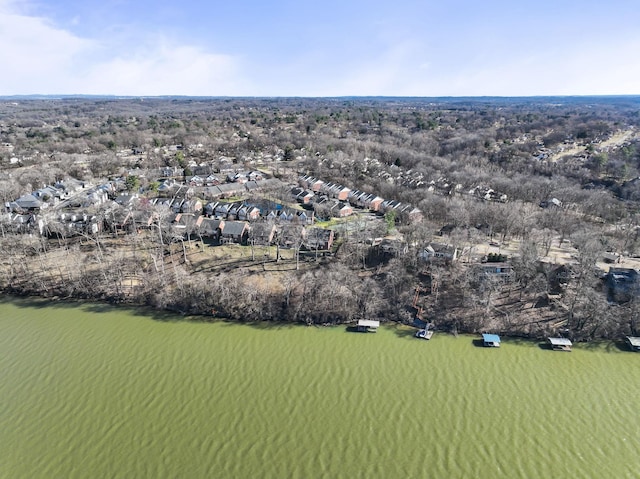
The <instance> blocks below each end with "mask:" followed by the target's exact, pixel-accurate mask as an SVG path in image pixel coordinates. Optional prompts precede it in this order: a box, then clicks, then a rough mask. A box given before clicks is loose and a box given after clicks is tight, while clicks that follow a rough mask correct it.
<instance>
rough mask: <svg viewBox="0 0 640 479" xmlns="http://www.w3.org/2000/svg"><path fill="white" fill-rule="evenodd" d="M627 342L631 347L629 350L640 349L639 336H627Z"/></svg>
mask: <svg viewBox="0 0 640 479" xmlns="http://www.w3.org/2000/svg"><path fill="white" fill-rule="evenodd" d="M627 344H628V345H629V347H630V348H631V351H640V337H636V336H627Z"/></svg>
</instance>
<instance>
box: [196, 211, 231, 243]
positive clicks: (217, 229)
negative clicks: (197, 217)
mask: <svg viewBox="0 0 640 479" xmlns="http://www.w3.org/2000/svg"><path fill="white" fill-rule="evenodd" d="M224 226H225V221H224V220H219V219H214V218H205V217H202V220H201V221H200V224H199V225H198V229H197V233H198V235H199V236H200V238H201V239H202V240H203V241H205V240H209V241H213V242H214V243H217V242H219V241H220V235H221V233H222V230H223V229H224Z"/></svg>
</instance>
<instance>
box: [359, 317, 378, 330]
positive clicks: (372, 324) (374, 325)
mask: <svg viewBox="0 0 640 479" xmlns="http://www.w3.org/2000/svg"><path fill="white" fill-rule="evenodd" d="M379 327H380V321H375V320H373V319H359V320H358V325H357V328H358V332H360V333H375V332H377V331H378V328H379Z"/></svg>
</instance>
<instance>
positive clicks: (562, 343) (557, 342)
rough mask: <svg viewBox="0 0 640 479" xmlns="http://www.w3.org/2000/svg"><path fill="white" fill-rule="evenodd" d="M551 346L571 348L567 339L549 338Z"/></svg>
mask: <svg viewBox="0 0 640 479" xmlns="http://www.w3.org/2000/svg"><path fill="white" fill-rule="evenodd" d="M549 342H550V343H551V345H552V346H571V341H570V340H569V339H567V338H549Z"/></svg>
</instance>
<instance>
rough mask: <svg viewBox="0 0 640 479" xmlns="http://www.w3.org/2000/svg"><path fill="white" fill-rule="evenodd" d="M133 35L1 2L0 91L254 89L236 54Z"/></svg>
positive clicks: (217, 91)
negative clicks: (100, 32)
mask: <svg viewBox="0 0 640 479" xmlns="http://www.w3.org/2000/svg"><path fill="white" fill-rule="evenodd" d="M134 40H135V47H132V43H131V39H129V41H128V42H120V41H119V39H118V38H109V39H106V40H104V39H103V40H97V39H88V38H81V37H79V36H77V35H74V34H73V33H71V32H69V31H66V30H64V29H61V28H58V27H56V26H55V25H53V24H51V22H49V21H48V20H47V19H46V18H43V17H37V16H29V15H27V14H24V13H21V12H19V11H18V9H17V7H16V6H15V4H13V3H12V2H7V1H3V0H0V44H1V45H3V48H1V49H0V64H1V65H3V73H4V75H3V81H2V82H1V83H0V95H12V94H31V93H41V94H76V93H82V94H115V95H241V94H243V93H244V92H246V91H247V89H248V88H250V86H249V85H248V84H247V82H245V81H244V80H243V79H242V78H241V77H240V63H239V61H238V60H237V59H236V58H235V57H232V56H230V55H224V54H216V53H211V52H208V51H205V50H204V49H203V48H201V47H197V46H193V45H185V44H182V43H181V42H179V41H176V40H172V39H169V38H167V37H159V36H156V35H148V34H147V35H145V34H143V33H141V34H140V35H139V37H138V38H135V39H134ZM122 44H124V45H126V46H124V47H122V46H120V45H122ZM245 94H246V93H245Z"/></svg>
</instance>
